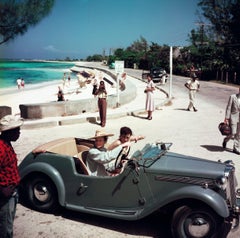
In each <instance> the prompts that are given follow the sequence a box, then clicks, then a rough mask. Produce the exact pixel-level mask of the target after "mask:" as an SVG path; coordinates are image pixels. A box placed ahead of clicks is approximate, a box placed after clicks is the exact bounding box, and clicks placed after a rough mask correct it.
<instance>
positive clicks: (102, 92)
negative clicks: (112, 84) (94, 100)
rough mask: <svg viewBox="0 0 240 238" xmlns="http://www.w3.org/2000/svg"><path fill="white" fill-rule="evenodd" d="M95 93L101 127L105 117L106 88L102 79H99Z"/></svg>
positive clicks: (103, 124)
mask: <svg viewBox="0 0 240 238" xmlns="http://www.w3.org/2000/svg"><path fill="white" fill-rule="evenodd" d="M95 95H97V97H98V110H99V116H100V121H101V122H100V124H101V126H102V127H105V125H106V117H107V90H106V88H105V83H104V81H100V85H99V87H98V89H97V90H96V92H95Z"/></svg>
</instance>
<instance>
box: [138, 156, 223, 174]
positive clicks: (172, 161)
mask: <svg viewBox="0 0 240 238" xmlns="http://www.w3.org/2000/svg"><path fill="white" fill-rule="evenodd" d="M140 163H141V164H142V165H143V166H144V167H145V171H146V172H147V173H156V174H158V173H163V174H173V175H180V176H193V177H204V178H216V177H219V176H223V175H224V172H225V168H226V164H224V163H220V162H214V161H210V160H206V159H201V158H197V157H193V156H186V155H181V154H177V153H172V152H166V153H165V154H164V155H162V156H161V157H160V158H158V159H155V160H150V159H148V160H142V161H141V162H140Z"/></svg>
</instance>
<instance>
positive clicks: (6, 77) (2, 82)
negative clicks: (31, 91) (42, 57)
mask: <svg viewBox="0 0 240 238" xmlns="http://www.w3.org/2000/svg"><path fill="white" fill-rule="evenodd" d="M74 65H75V64H74V63H72V62H69V63H68V62H48V61H0V89H4V88H9V87H16V80H17V79H18V78H19V77H20V78H23V79H24V81H25V85H26V86H27V85H28V86H30V85H34V84H39V83H45V82H52V81H54V80H60V79H62V78H63V73H64V72H69V69H70V68H71V67H73V66H74ZM67 74H68V73H67Z"/></svg>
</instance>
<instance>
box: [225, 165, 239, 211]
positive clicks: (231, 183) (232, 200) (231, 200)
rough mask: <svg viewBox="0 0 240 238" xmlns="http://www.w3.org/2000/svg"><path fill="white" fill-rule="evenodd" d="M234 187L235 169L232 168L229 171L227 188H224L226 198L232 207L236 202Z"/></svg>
mask: <svg viewBox="0 0 240 238" xmlns="http://www.w3.org/2000/svg"><path fill="white" fill-rule="evenodd" d="M235 188H236V178H235V169H234V168H232V169H231V170H230V171H229V175H228V184H227V188H226V195H227V199H228V201H229V205H230V206H231V207H234V206H235V205H236V202H237V198H236V191H235Z"/></svg>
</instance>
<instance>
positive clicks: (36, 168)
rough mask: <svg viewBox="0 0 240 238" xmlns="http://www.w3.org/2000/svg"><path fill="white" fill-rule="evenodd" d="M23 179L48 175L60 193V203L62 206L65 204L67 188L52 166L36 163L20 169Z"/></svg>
mask: <svg viewBox="0 0 240 238" xmlns="http://www.w3.org/2000/svg"><path fill="white" fill-rule="evenodd" d="M19 172H20V176H21V179H24V178H25V177H26V176H28V175H29V174H31V173H38V172H40V173H43V174H45V175H47V176H48V177H49V178H50V179H51V180H52V182H53V183H54V185H55V186H56V188H57V191H58V201H59V204H60V205H61V206H63V205H64V203H65V186H64V182H63V180H62V177H61V175H60V173H59V172H58V171H57V170H56V169H55V168H54V167H53V166H51V165H49V164H47V163H43V162H36V163H33V164H30V165H28V166H26V167H24V168H21V169H20V171H19Z"/></svg>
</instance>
